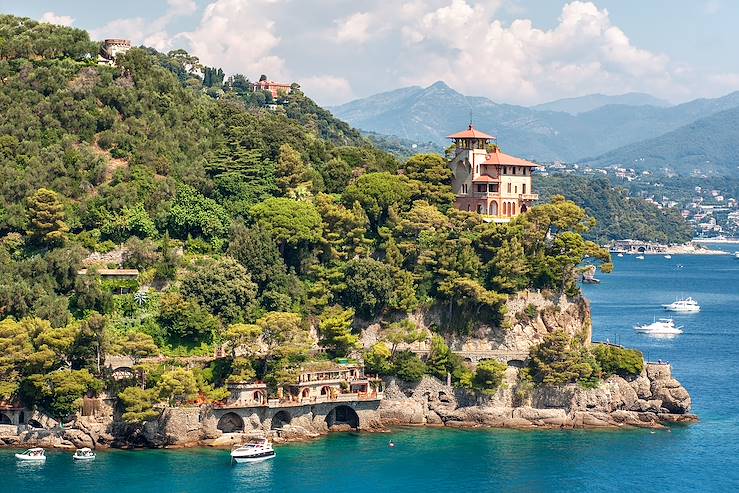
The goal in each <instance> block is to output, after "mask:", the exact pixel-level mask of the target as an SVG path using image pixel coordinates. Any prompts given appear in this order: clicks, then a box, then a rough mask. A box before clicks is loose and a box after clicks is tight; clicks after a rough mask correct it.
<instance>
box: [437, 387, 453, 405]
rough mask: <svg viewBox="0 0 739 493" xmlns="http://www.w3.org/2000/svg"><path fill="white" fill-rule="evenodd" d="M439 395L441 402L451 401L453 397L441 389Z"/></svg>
mask: <svg viewBox="0 0 739 493" xmlns="http://www.w3.org/2000/svg"><path fill="white" fill-rule="evenodd" d="M437 397H438V399H439V402H451V399H450V398H449V396H448V395H447V393H446V392H444V391H443V390H440V391H439V395H438V396H437Z"/></svg>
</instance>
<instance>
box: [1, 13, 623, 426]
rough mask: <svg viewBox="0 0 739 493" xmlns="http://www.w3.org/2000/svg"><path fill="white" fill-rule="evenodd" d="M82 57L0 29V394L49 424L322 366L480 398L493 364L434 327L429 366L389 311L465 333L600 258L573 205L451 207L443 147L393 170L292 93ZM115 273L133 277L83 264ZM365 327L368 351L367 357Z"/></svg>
mask: <svg viewBox="0 0 739 493" xmlns="http://www.w3.org/2000/svg"><path fill="white" fill-rule="evenodd" d="M98 50H99V45H98V43H95V42H91V41H90V39H89V37H88V35H87V33H86V32H84V31H80V30H77V29H72V28H66V27H60V26H52V25H49V24H39V23H36V22H34V21H31V20H29V19H21V18H17V17H12V16H2V17H0V81H2V84H0V183H1V185H0V274H1V275H0V315H1V316H2V318H3V319H4V320H3V321H2V322H0V401H2V400H5V401H12V400H16V401H21V402H23V403H24V404H26V405H29V406H36V407H38V408H40V409H42V410H44V411H45V412H47V413H49V414H51V415H53V416H57V417H64V416H67V415H69V414H70V413H73V412H74V411H75V410H76V409H77V407H78V406H79V399H80V398H81V397H82V396H83V395H86V394H90V395H94V394H97V393H100V392H109V393H112V394H113V395H118V397H119V399H120V402H121V403H122V406H123V409H124V410H125V414H124V419H126V420H127V421H131V422H137V421H142V420H146V419H148V418H151V417H152V416H155V415H156V410H155V407H156V405H158V403H161V402H165V403H169V404H177V403H181V402H189V401H198V402H207V401H211V400H219V399H223V398H224V397H225V395H226V393H225V390H224V389H223V383H224V382H226V381H227V380H228V379H231V380H233V379H237V380H248V379H253V378H260V379H263V380H265V381H267V382H268V384H269V385H270V388H271V389H272V390H274V389H275V388H276V387H277V386H278V385H280V384H281V383H284V382H292V381H294V378H295V372H296V371H298V369H299V368H300V366H301V365H303V364H305V362H306V361H308V360H311V359H316V358H318V359H321V358H331V357H339V356H342V357H345V356H352V357H357V358H363V359H364V360H365V363H366V365H367V367H368V369H369V370H370V371H372V372H377V373H381V374H395V375H398V376H400V377H401V378H404V379H407V380H411V381H412V380H417V379H418V378H420V376H421V375H423V374H424V373H432V374H437V375H445V374H446V373H447V372H450V373H453V374H454V380H455V382H456V383H457V384H459V385H463V386H468V387H474V386H478V387H479V388H483V389H484V388H489V387H490V386H493V385H497V383H499V378H498V379H497V380H496V377H495V375H499V372H500V369H499V368H495V365H494V364H491V365H492V367H490V366H491V365H481V366H480V367H479V368H478V370H477V372H476V373H473V371H472V370H470V369H468V368H466V367H465V366H464V365H462V364H461V362H460V361H458V360H457V359H455V358H454V355H453V354H451V353H450V351H449V350H448V348H447V347H446V344H445V343H444V339H443V338H442V337H439V336H435V337H434V341H433V347H434V350H433V351H432V356H431V357H430V358H429V360H428V361H421V360H420V359H418V357H417V356H415V355H414V354H413V353H410V352H405V351H399V350H396V348H397V346H398V345H399V344H401V343H402V342H411V341H414V340H418V339H419V338H421V337H424V336H423V334H421V332H420V331H419V330H418V328H417V327H415V326H414V325H413V324H412V323H410V322H408V321H407V320H405V319H403V318H402V317H400V319H401V320H405V321H400V322H397V321H393V320H398V319H399V317H397V316H396V317H393V316H392V315H394V314H395V315H397V314H402V313H404V312H410V311H413V310H416V309H419V308H424V307H426V308H428V307H441V308H443V313H445V319H444V323H443V326H442V327H437V328H436V331H437V332H438V333H439V334H442V335H443V334H448V333H450V332H452V331H456V332H465V331H468V330H470V328H471V327H473V326H474V324H475V323H476V321H479V320H487V321H496V320H500V318H501V316H502V313H501V312H502V306H503V302H504V301H505V300H506V297H507V296H508V295H509V294H511V293H515V292H516V291H519V290H522V289H526V288H536V289H544V290H547V289H548V290H552V291H556V292H561V293H565V294H570V295H576V294H577V293H578V292H579V291H578V287H577V284H576V278H577V266H578V265H579V264H580V263H581V262H582V261H583V260H584V259H586V258H588V257H590V258H591V259H594V260H598V261H602V262H608V260H609V258H608V253H607V252H605V251H603V250H602V249H601V248H599V247H598V246H597V245H595V244H594V243H591V242H588V241H586V240H584V239H583V237H582V236H581V233H584V232H586V231H587V230H588V228H590V227H591V226H592V225H593V221H592V219H591V218H589V217H588V216H587V215H586V213H585V212H584V211H583V210H582V209H580V208H579V207H577V206H576V205H575V204H573V203H572V202H568V201H566V200H564V199H563V198H562V197H553V199H552V201H551V203H548V204H543V205H540V206H538V207H535V208H533V209H532V210H531V211H529V212H528V213H526V214H524V215H522V216H520V217H518V218H516V220H514V221H512V222H511V223H509V224H487V223H483V222H482V221H481V219H480V218H479V216H477V215H475V214H471V213H466V212H460V211H457V210H455V209H454V208H453V207H451V205H452V202H453V199H454V195H453V194H452V192H451V188H450V180H451V172H450V170H449V168H448V167H447V166H446V163H445V161H444V159H443V158H442V157H440V156H438V155H430V154H429V155H418V156H414V157H413V158H411V159H409V160H407V161H406V162H400V161H398V160H397V159H396V158H395V157H393V156H392V155H390V154H387V153H386V152H384V151H381V150H379V149H377V148H375V147H373V146H372V145H371V144H370V143H369V142H368V141H366V140H365V139H364V138H362V137H361V136H360V135H359V133H357V132H356V131H355V130H354V129H351V128H350V127H348V126H347V125H346V124H344V123H342V122H340V121H338V120H336V119H334V118H333V117H332V116H331V115H330V113H328V112H327V111H325V110H323V109H321V108H319V107H318V106H317V105H315V103H313V102H312V101H311V100H310V99H309V98H308V97H306V96H305V95H304V94H302V93H301V92H300V90H299V88H298V87H297V86H294V87H293V90H292V91H291V93H290V94H289V95H285V96H284V98H282V99H283V100H282V101H280V102H279V104H277V105H275V106H276V107H275V106H272V105H270V104H269V103H270V101H268V98H267V97H266V96H265V95H264V94H261V95H257V94H255V92H254V91H251V90H249V87H250V85H249V84H248V80H247V79H246V77H244V76H240V75H234V76H232V77H229V78H228V79H226V78H225V77H224V75H223V72H222V71H221V70H220V69H217V68H212V67H203V66H202V65H201V64H200V63H199V61H198V60H197V59H196V58H195V57H192V56H191V55H189V54H187V53H185V52H184V51H182V50H177V51H173V52H170V53H167V54H163V53H158V52H156V51H154V50H151V49H143V48H134V49H131V50H130V51H129V52H128V53H126V54H125V55H121V56H119V57H118V59H117V60H116V62H117V63H116V66H115V67H110V66H103V65H98V64H97V63H96V57H97V54H98ZM606 265H609V264H606ZM120 267H122V268H127V269H137V270H138V272H139V275H138V276H137V278H136V279H117V278H113V279H111V278H110V277H105V276H103V275H101V273H100V270H101V269H104V268H120ZM83 269H84V270H83ZM370 320H373V321H378V320H379V321H381V323H382V326H383V342H381V343H379V344H377V345H376V346H374V347H372V348H370V349H369V350H367V351H366V352H364V351H363V350H362V348H360V346H359V344H358V330H359V329H360V328H361V327H362V326H366V322H367V321H370ZM316 334H317V335H316ZM551 342H552V344H560V345H562V344H564V345H565V346H568V345H569V344H571V343H572V341H562V340H553V341H551ZM572 344H574V343H572ZM317 347H320V348H322V351H320V352H316V351H315V349H316V348H317ZM237 349H239V351H237ZM224 350H225V351H224ZM217 352H218V353H222V354H224V356H223V357H220V358H217V359H214V360H213V361H212V362H211V363H209V365H208V366H205V367H202V368H195V369H186V368H185V367H184V365H182V366H181V365H180V364H179V363H178V362H177V357H179V356H195V355H206V356H213V355H214V354H216V353H217ZM565 353H566V352H565ZM565 353H563V354H565ZM575 353H576V354H577V355H580V356H582V355H583V353H582V350H581V349H578V350H577V351H575ZM575 353H573V354H575ZM542 354H544V353H542ZM566 354H570V353H566ZM106 355H129V356H131V357H133V358H134V360H135V361H136V362H137V367H136V370H137V374H139V375H141V377H142V378H141V381H139V380H138V379H136V381H127V382H126V381H124V382H123V383H121V382H114V381H113V380H111V379H110V378H109V376H110V375H108V374H107V373H106V372H107V371H109V370H106V369H105V367H104V365H103V362H104V359H105V356H106ZM154 355H165V356H168V357H171V358H172V359H171V360H170V361H168V362H167V363H166V364H164V363H161V362H152V361H151V360H147V357H149V356H154ZM578 357H579V356H578ZM588 357H590V356H588ZM591 359H592V358H591ZM537 361H539V362H540V363H541V365H546V364H547V361H546V358H544V359H540V360H537ZM578 364H579V363H578ZM541 365H540V367H541V368H543V366H541ZM541 368H540V369H541ZM580 368H582V365H580ZM589 368H591V369H592V371H591V372H588V373H587V375H586V376H588V377H591V376H597V375H598V372H597V371H596V370H595V369H596V368H597V365H596V364H595V363H593V364H592V365H591V366H589ZM602 368H603V369H604V370H603V371H605V368H606V367H605V366H602ZM496 372H498V373H496ZM540 373H541V372H540ZM535 374H539V373H535ZM578 375H580V374H579V373H578ZM578 375H575V376H573V377H572V381H576V380H577V379H578V378H579V377H578ZM542 378H543V377H542ZM567 378H570V377H567ZM496 382H497V383H496Z"/></svg>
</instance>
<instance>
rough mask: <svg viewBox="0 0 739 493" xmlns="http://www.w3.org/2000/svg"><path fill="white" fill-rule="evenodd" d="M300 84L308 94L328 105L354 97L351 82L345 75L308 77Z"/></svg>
mask: <svg viewBox="0 0 739 493" xmlns="http://www.w3.org/2000/svg"><path fill="white" fill-rule="evenodd" d="M300 85H301V89H302V90H303V92H305V93H306V94H308V96H310V97H311V98H314V99H316V100H318V101H320V102H321V103H322V104H324V105H327V106H330V105H332V104H338V103H343V102H345V101H348V100H350V99H352V97H354V93H353V91H352V86H351V84H350V83H349V81H348V80H346V79H345V78H343V77H336V76H333V75H317V76H312V77H306V78H304V79H302V80H301V82H300Z"/></svg>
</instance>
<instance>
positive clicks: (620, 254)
mask: <svg viewBox="0 0 739 493" xmlns="http://www.w3.org/2000/svg"><path fill="white" fill-rule="evenodd" d="M616 256H617V257H623V256H624V254H623V253H619V254H618V255H616Z"/></svg>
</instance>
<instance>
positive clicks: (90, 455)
mask: <svg viewBox="0 0 739 493" xmlns="http://www.w3.org/2000/svg"><path fill="white" fill-rule="evenodd" d="M72 458H73V459H74V460H95V452H93V451H92V450H90V449H89V448H87V447H84V448H80V449H77V451H76V452H75V453H74V455H73V456H72Z"/></svg>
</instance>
